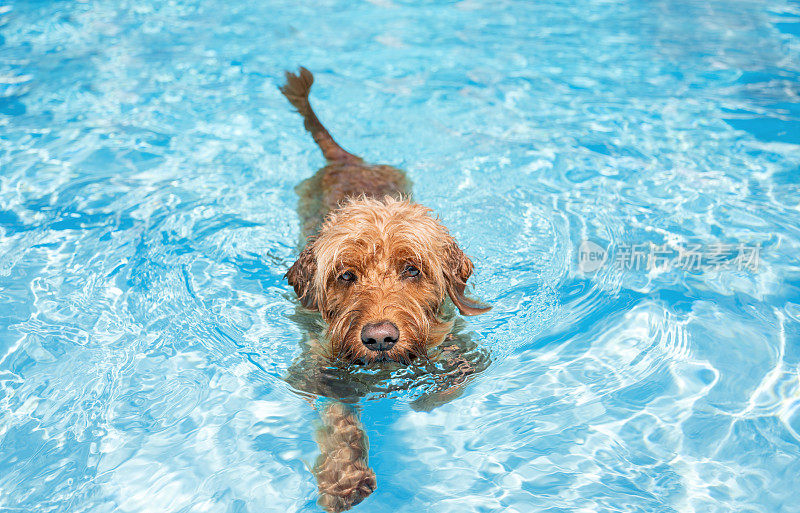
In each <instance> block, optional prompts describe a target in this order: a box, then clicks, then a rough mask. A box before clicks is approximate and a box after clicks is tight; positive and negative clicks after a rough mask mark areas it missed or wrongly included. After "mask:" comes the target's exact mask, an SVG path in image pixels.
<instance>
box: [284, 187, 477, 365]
mask: <svg viewBox="0 0 800 513" xmlns="http://www.w3.org/2000/svg"><path fill="white" fill-rule="evenodd" d="M429 212H430V209H427V208H425V207H423V206H421V205H417V204H414V203H411V202H409V201H406V200H398V199H393V198H389V197H387V198H384V199H383V200H377V199H368V198H361V199H355V200H351V201H350V202H349V203H347V204H346V205H344V206H343V207H341V208H340V209H338V210H336V211H333V212H332V213H331V214H329V215H328V217H327V218H326V220H325V222H324V223H323V225H322V227H321V228H320V231H319V233H318V235H317V237H316V238H314V239H312V240H310V241H309V242H308V243H307V245H306V247H305V248H304V249H303V251H302V252H301V253H300V257H299V258H298V259H297V262H295V263H294V265H292V267H291V268H290V269H289V272H287V273H286V277H287V278H288V280H289V284H290V285H292V287H294V290H295V292H296V293H297V296H298V297H299V298H300V302H301V303H302V304H303V306H305V307H306V308H309V309H312V310H319V312H320V313H321V314H322V317H323V319H324V320H325V321H326V322H327V323H328V333H327V337H326V338H327V341H328V343H329V344H330V353H331V354H330V356H332V357H334V358H341V359H343V360H346V361H352V360H359V359H360V360H363V361H366V362H371V361H380V360H394V361H401V362H408V361H411V360H412V359H414V358H415V357H417V356H420V355H423V354H425V352H426V351H427V349H428V348H429V347H432V346H435V345H437V344H439V343H441V341H442V340H443V339H444V337H445V336H446V335H447V333H448V332H449V331H450V328H451V324H452V323H450V322H446V321H443V320H442V319H441V317H440V314H441V312H440V310H441V307H442V303H443V302H444V299H445V297H447V296H449V297H450V299H451V300H452V301H453V304H454V305H455V306H456V307H457V308H458V310H459V311H460V312H461V313H462V314H464V315H477V314H479V313H483V312H486V311H487V310H489V308H490V307H489V306H487V305H484V304H482V303H479V302H477V301H474V300H472V299H469V298H467V297H466V296H465V294H464V288H465V287H466V283H467V279H468V278H469V277H470V275H471V274H472V262H471V261H470V259H469V258H468V257H467V256H466V255H465V254H464V253H463V252H462V251H461V249H460V248H459V247H458V245H457V244H456V241H455V240H454V239H453V237H451V236H450V234H449V233H448V231H447V228H445V227H444V226H443V225H442V224H441V223H440V222H439V221H438V220H436V219H434V218H433V217H431V216H430V215H429Z"/></svg>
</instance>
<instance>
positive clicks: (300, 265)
mask: <svg viewBox="0 0 800 513" xmlns="http://www.w3.org/2000/svg"><path fill="white" fill-rule="evenodd" d="M316 272H317V259H316V257H315V256H314V244H313V242H309V243H308V244H306V247H305V248H303V251H301V252H300V256H298V257H297V261H296V262H295V263H294V264H293V265H292V267H290V268H289V270H288V271H287V272H286V276H284V277H285V278H286V279H287V280H288V281H289V285H291V286H292V287H294V292H295V294H297V298H298V299H299V300H300V304H302V305H303V306H304V307H306V308H308V309H309V310H318V309H319V307H318V306H317V299H316V294H315V293H314V286H313V283H314V274H315V273H316Z"/></svg>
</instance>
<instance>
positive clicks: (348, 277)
mask: <svg viewBox="0 0 800 513" xmlns="http://www.w3.org/2000/svg"><path fill="white" fill-rule="evenodd" d="M339 279H340V280H342V281H348V282H350V281H356V275H355V274H353V273H352V272H350V271H345V272H343V273H342V274H340V275H339Z"/></svg>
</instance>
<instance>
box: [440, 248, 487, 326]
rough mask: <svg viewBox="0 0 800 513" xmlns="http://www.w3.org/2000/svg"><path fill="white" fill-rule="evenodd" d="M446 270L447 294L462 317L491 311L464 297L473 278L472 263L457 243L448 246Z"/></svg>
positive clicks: (482, 304)
mask: <svg viewBox="0 0 800 513" xmlns="http://www.w3.org/2000/svg"><path fill="white" fill-rule="evenodd" d="M447 253H448V254H447V260H446V264H445V265H446V268H445V280H446V283H447V294H448V295H449V296H450V299H451V300H452V301H453V304H454V305H456V308H458V311H459V312H461V314H462V315H478V314H482V313H484V312H488V311H489V310H491V308H492V307H491V306H489V305H487V304H485V303H481V302H480V301H475V300H474V299H470V298H468V297H467V296H465V295H464V289H465V288H466V286H467V280H468V279H469V277H470V276H472V261H471V260H470V259H469V257H468V256H467V255H465V254H464V252H463V251H461V248H459V247H458V244H456V242H455V241H453V242H452V243H450V244H449V245H448V249H447Z"/></svg>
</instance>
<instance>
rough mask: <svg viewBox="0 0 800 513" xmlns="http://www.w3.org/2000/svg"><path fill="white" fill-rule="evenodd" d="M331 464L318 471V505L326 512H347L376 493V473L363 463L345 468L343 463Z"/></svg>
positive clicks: (352, 464)
mask: <svg viewBox="0 0 800 513" xmlns="http://www.w3.org/2000/svg"><path fill="white" fill-rule="evenodd" d="M330 463H331V464H330V465H322V466H320V467H319V468H318V471H317V485H318V486H319V499H318V500H317V503H318V504H319V505H320V507H321V508H322V509H324V510H325V511H329V512H332V513H338V512H340V511H347V510H349V509H350V508H352V507H353V506H355V505H356V504H358V503H359V502H361V501H363V500H364V499H366V498H367V497H369V495H370V494H371V493H372V492H373V491H375V488H376V487H377V482H376V480H375V472H374V471H373V470H372V469H371V468H369V467H367V466H366V464H365V463H364V462H363V461H355V462H350V463H348V464H345V465H343V466H342V465H341V464H340V463H341V462H336V461H331V462H330ZM337 463H339V464H337ZM326 467H327V468H326Z"/></svg>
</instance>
